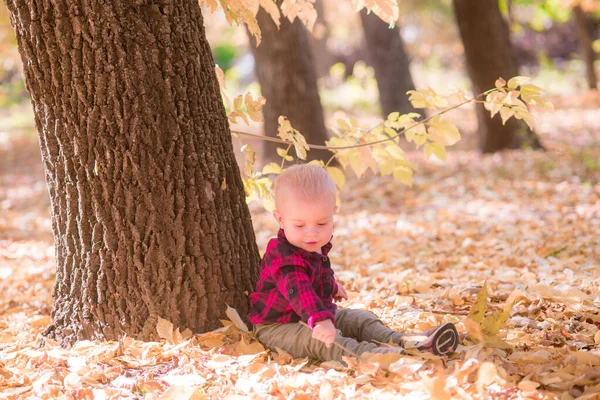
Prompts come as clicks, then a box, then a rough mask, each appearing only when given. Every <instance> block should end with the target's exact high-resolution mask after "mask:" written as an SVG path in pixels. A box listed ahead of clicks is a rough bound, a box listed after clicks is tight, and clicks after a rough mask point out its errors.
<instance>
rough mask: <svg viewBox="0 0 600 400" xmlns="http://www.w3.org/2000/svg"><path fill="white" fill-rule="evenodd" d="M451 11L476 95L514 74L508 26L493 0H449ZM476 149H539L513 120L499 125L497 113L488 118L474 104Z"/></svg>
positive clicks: (523, 126)
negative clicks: (475, 109) (477, 144)
mask: <svg viewBox="0 0 600 400" xmlns="http://www.w3.org/2000/svg"><path fill="white" fill-rule="evenodd" d="M453 5H454V13H455V15H456V20H457V23H458V28H459V30H460V36H461V38H462V42H463V45H464V48H465V57H466V64H467V69H468V72H469V76H470V78H471V82H472V84H473V91H474V92H475V93H476V94H479V93H482V92H483V91H485V90H488V89H491V88H493V87H494V82H495V81H496V79H498V77H502V78H504V79H509V78H512V77H513V76H517V75H518V72H519V71H518V67H517V63H516V60H515V58H514V55H513V52H512V47H511V43H510V36H509V31H508V26H507V24H506V22H505V21H504V19H503V18H502V14H501V13H500V10H499V8H498V1H497V0H453ZM476 108H477V118H478V121H479V148H480V150H481V151H482V152H484V153H492V152H496V151H500V150H503V149H517V148H521V147H523V146H525V145H527V146H530V147H532V148H540V147H541V145H540V143H539V141H538V138H537V136H536V135H535V133H534V132H532V131H531V130H530V129H529V128H528V127H527V125H526V124H525V123H524V122H522V121H518V120H515V119H512V118H511V119H510V120H508V121H507V123H506V125H502V120H501V118H500V115H496V116H495V117H494V118H490V114H489V112H488V111H486V110H485V109H484V107H483V105H482V104H478V105H477V107H476Z"/></svg>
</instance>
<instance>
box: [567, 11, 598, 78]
mask: <svg viewBox="0 0 600 400" xmlns="http://www.w3.org/2000/svg"><path fill="white" fill-rule="evenodd" d="M573 18H574V19H575V26H577V37H578V38H579V47H580V48H581V53H582V55H583V62H584V63H585V71H586V79H587V84H588V87H589V88H590V89H597V88H598V78H597V77H596V70H595V69H594V61H595V60H596V53H595V52H594V47H593V42H594V41H593V39H592V35H591V34H590V31H591V29H590V23H589V20H588V18H587V16H586V15H585V12H584V11H583V10H582V9H581V6H579V5H577V6H575V7H574V8H573Z"/></svg>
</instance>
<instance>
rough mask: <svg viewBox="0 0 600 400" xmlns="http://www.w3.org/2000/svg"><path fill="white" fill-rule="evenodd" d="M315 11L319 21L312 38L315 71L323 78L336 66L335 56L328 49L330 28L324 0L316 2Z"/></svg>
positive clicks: (311, 34)
mask: <svg viewBox="0 0 600 400" xmlns="http://www.w3.org/2000/svg"><path fill="white" fill-rule="evenodd" d="M314 7H315V11H316V12H317V21H316V23H315V27H314V29H313V32H312V33H310V32H309V35H310V36H311V40H310V44H311V46H310V47H311V49H312V52H313V56H314V60H315V69H316V71H317V77H318V78H321V77H324V76H328V75H329V69H330V68H331V66H332V65H333V64H334V61H335V60H334V58H333V54H331V52H330V51H329V48H328V47H327V41H328V40H329V26H328V25H327V20H326V19H325V7H324V5H323V0H315V4H314Z"/></svg>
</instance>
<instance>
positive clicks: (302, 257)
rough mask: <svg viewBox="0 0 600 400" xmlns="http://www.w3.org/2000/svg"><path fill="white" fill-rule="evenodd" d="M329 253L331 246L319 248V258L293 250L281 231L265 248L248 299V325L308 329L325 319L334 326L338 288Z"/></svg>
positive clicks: (316, 255) (329, 244) (302, 251)
mask: <svg viewBox="0 0 600 400" xmlns="http://www.w3.org/2000/svg"><path fill="white" fill-rule="evenodd" d="M329 250H331V242H329V243H327V244H326V245H325V246H323V247H322V248H321V252H322V254H319V253H316V252H312V253H311V252H309V251H306V250H304V249H301V248H299V247H296V246H294V245H292V244H290V243H289V242H288V241H287V239H286V238H285V233H284V232H283V229H280V230H279V233H278V234H277V238H273V239H271V240H270V241H269V244H268V245H267V250H266V252H265V255H264V257H263V259H262V262H261V269H260V278H259V280H258V283H257V284H256V291H255V292H254V293H252V294H251V295H250V314H249V315H248V318H249V320H250V322H251V323H253V324H271V323H280V324H286V323H290V322H298V321H300V320H302V321H304V322H306V323H307V324H308V325H309V326H310V327H311V328H313V327H314V325H315V323H317V322H319V321H323V320H326V319H330V320H331V321H332V322H334V323H335V310H336V308H337V307H336V305H335V304H334V303H333V296H334V295H335V294H336V292H337V288H338V286H337V283H335V277H334V273H333V270H332V269H331V262H330V261H329V257H327V253H329Z"/></svg>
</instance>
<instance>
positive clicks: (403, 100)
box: [360, 9, 415, 118]
mask: <svg viewBox="0 0 600 400" xmlns="http://www.w3.org/2000/svg"><path fill="white" fill-rule="evenodd" d="M360 20H361V22H362V26H363V30H364V33H365V40H366V42H367V59H368V62H369V64H370V65H371V66H372V67H373V69H374V70H375V79H376V80H377V86H378V87H379V103H380V104H381V113H382V115H383V117H384V118H385V117H387V115H388V114H389V113H391V112H393V111H399V112H400V113H401V114H405V113H409V112H414V111H415V109H414V108H413V107H412V105H411V103H410V101H408V97H407V95H406V92H407V91H409V90H414V89H415V84H414V83H413V80H412V76H411V74H410V61H409V58H408V55H407V53H406V50H405V49H404V41H403V40H402V36H401V35H400V29H399V28H398V26H395V27H393V28H390V27H389V26H388V24H386V23H385V22H383V21H382V20H381V19H380V18H379V17H378V16H376V15H375V14H374V13H372V12H371V13H370V12H367V10H366V9H363V10H361V11H360Z"/></svg>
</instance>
